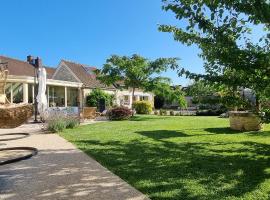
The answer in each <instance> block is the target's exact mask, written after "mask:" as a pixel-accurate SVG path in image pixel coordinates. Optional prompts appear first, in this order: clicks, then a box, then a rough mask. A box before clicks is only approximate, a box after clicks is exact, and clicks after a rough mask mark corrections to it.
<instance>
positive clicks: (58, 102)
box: [49, 86, 65, 107]
mask: <svg viewBox="0 0 270 200" xmlns="http://www.w3.org/2000/svg"><path fill="white" fill-rule="evenodd" d="M49 107H65V87H58V86H50V89H49Z"/></svg>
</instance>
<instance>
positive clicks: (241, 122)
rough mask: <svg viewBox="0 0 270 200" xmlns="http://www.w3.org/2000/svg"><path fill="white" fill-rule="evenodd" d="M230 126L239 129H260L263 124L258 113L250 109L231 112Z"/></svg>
mask: <svg viewBox="0 0 270 200" xmlns="http://www.w3.org/2000/svg"><path fill="white" fill-rule="evenodd" d="M229 118H230V127H231V129H233V130H237V131H259V130H261V129H262V128H263V124H262V122H261V119H260V117H259V116H258V115H256V114H254V113H252V112H249V111H231V112H229Z"/></svg>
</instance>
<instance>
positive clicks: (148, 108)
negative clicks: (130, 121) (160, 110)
mask: <svg viewBox="0 0 270 200" xmlns="http://www.w3.org/2000/svg"><path fill="white" fill-rule="evenodd" d="M133 108H134V109H135V110H136V113H138V114H150V113H151V112H152V104H151V103H150V102H149V101H136V102H134V103H133Z"/></svg>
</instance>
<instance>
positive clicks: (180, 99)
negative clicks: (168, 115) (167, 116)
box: [178, 95, 188, 109]
mask: <svg viewBox="0 0 270 200" xmlns="http://www.w3.org/2000/svg"><path fill="white" fill-rule="evenodd" d="M178 104H179V107H180V108H181V109H185V108H187V106H188V105H187V100H186V98H185V96H184V95H181V96H179V97H178Z"/></svg>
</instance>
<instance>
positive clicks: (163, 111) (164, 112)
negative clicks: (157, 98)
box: [159, 109, 167, 115]
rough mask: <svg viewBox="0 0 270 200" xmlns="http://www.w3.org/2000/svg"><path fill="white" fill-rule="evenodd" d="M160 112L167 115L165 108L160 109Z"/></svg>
mask: <svg viewBox="0 0 270 200" xmlns="http://www.w3.org/2000/svg"><path fill="white" fill-rule="evenodd" d="M159 114H160V115H167V111H166V110H163V109H160V111H159Z"/></svg>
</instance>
